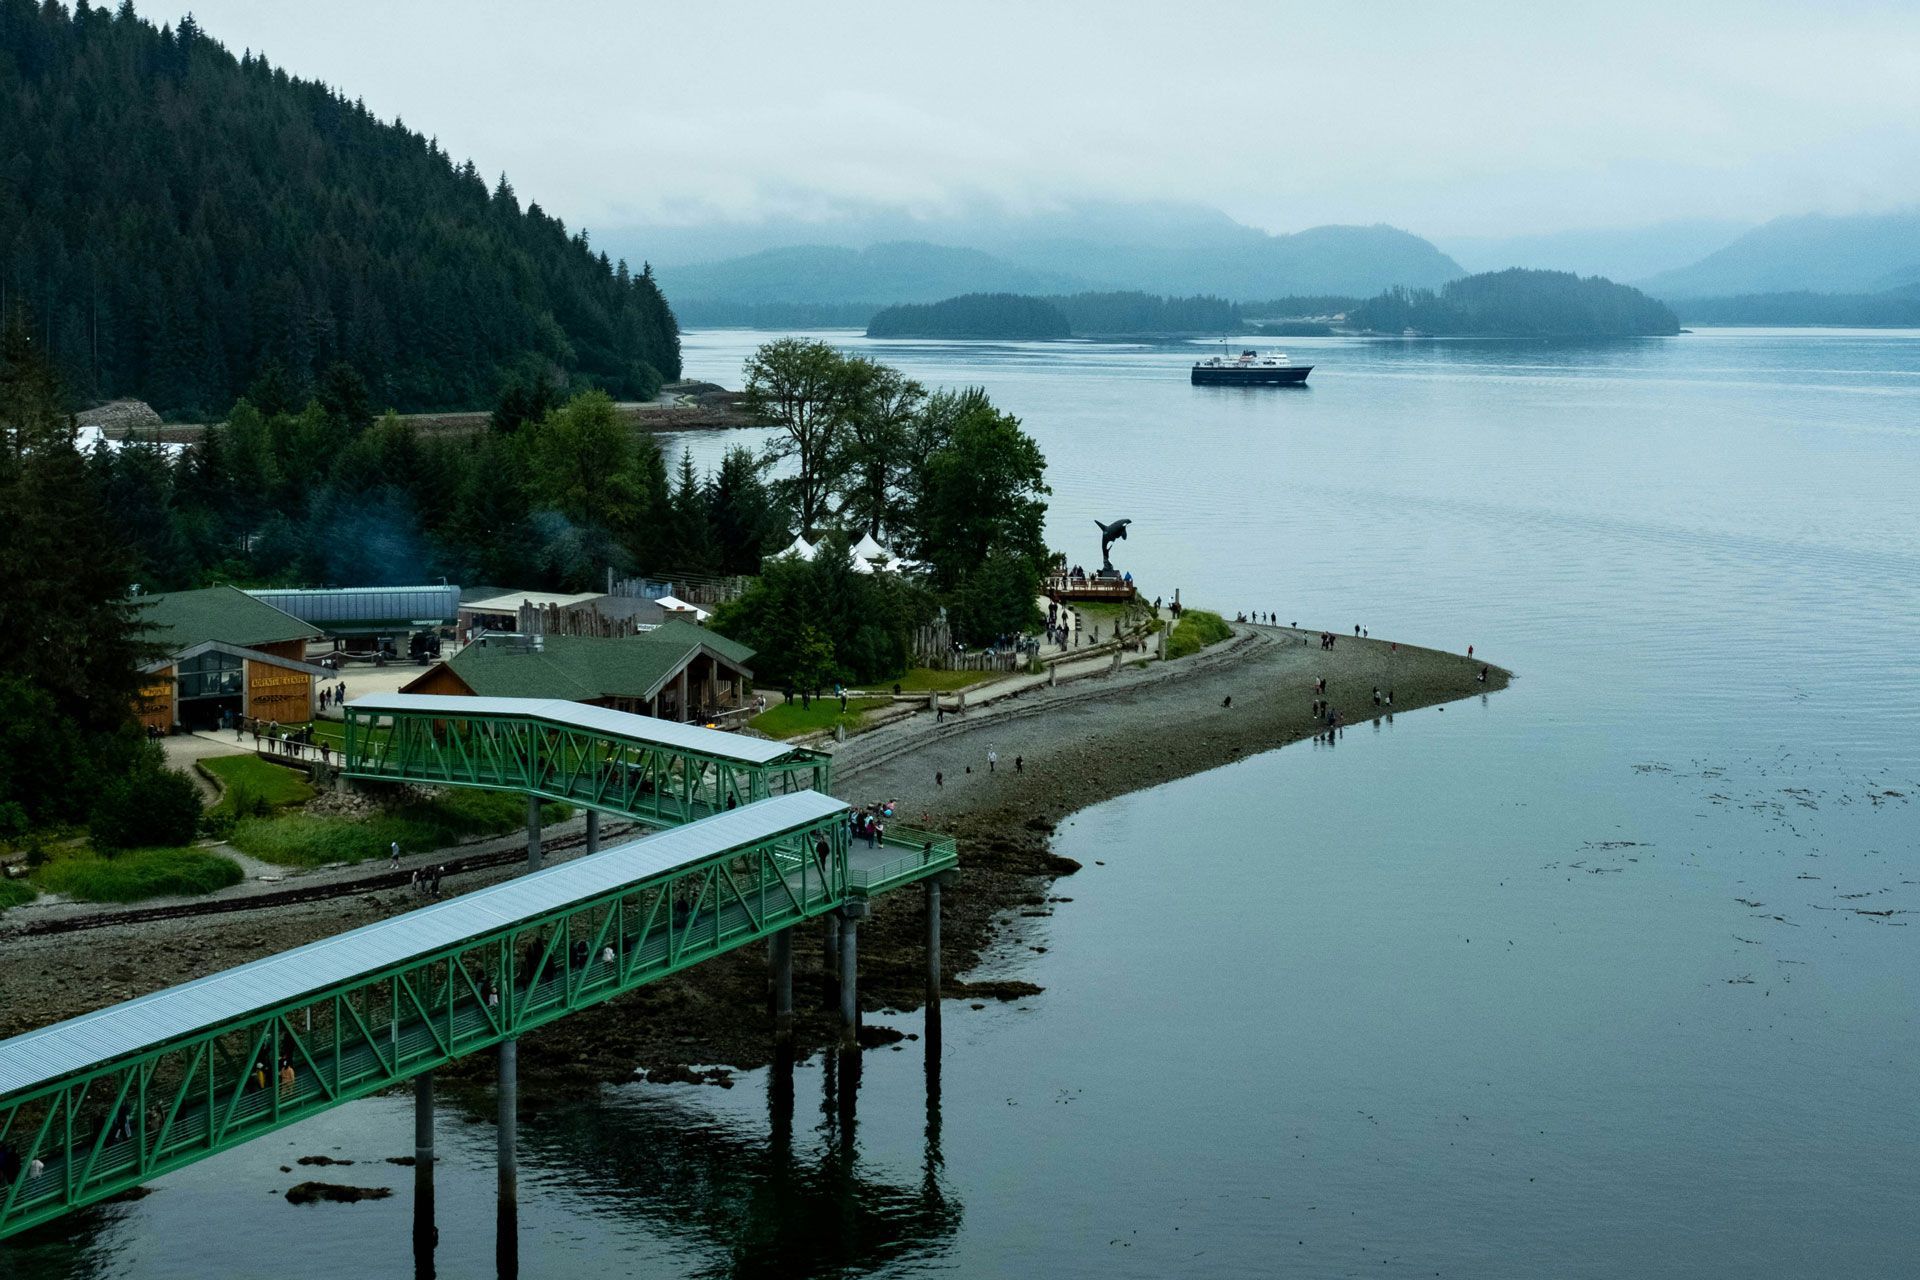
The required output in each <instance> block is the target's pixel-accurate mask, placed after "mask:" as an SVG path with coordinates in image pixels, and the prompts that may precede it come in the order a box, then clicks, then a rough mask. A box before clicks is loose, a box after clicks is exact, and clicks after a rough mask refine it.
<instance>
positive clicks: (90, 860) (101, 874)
mask: <svg viewBox="0 0 1920 1280" xmlns="http://www.w3.org/2000/svg"><path fill="white" fill-rule="evenodd" d="M241 879H242V873H241V870H240V864H239V863H237V862H235V861H234V860H233V859H232V858H223V857H221V856H220V855H219V854H217V853H209V852H207V851H206V850H205V849H123V850H121V851H120V852H119V853H116V854H114V855H113V856H112V857H111V858H109V857H107V856H105V855H104V854H101V853H99V852H98V851H96V850H93V849H71V850H68V851H67V852H64V853H61V854H58V855H56V856H55V857H54V858H53V859H52V860H51V861H49V862H48V863H47V864H46V865H45V866H42V867H40V868H39V869H38V870H36V871H35V872H34V873H33V880H34V882H35V883H36V884H37V885H39V887H40V888H42V889H44V890H46V891H47V892H48V893H63V894H66V895H67V896H68V897H70V898H78V899H80V900H81V901H83V902H138V901H140V900H141V899H142V898H160V897H171V896H174V895H190V894H197V893H212V892H213V891H214V890H215V889H224V888H226V887H227V886H228V885H234V884H239V883H240V881H241Z"/></svg>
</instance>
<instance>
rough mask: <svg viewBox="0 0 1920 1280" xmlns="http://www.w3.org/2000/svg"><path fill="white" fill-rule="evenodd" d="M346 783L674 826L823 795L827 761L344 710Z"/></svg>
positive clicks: (526, 721)
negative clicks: (447, 789)
mask: <svg viewBox="0 0 1920 1280" xmlns="http://www.w3.org/2000/svg"><path fill="white" fill-rule="evenodd" d="M345 738H346V741H345V746H344V748H343V750H342V753H341V760H342V764H341V771H342V772H343V773H344V774H345V775H346V776H348V777H353V778H364V779H374V780H388V781H405V782H418V783H425V784H430V785H437V786H454V787H479V788H484V789H488V790H514V791H523V792H530V793H533V794H535V795H539V796H542V797H544V798H546V799H551V800H565V801H570V802H573V803H576V804H581V805H585V806H587V807H589V808H595V809H600V810H604V811H608V812H617V813H621V814H624V815H627V816H630V817H633V818H637V819H640V820H641V821H644V822H652V823H656V824H661V825H678V824H680V823H684V822H691V821H694V820H696V819H698V818H702V817H705V816H707V815H708V814H711V813H717V812H720V811H722V810H724V809H729V808H735V807H738V806H740V805H744V804H751V803H752V802H753V801H755V800H763V799H766V798H768V797H770V796H778V795H787V794H791V793H792V792H795V791H807V790H811V791H819V792H822V793H825V792H826V791H828V789H829V786H830V781H831V779H830V769H831V758H830V757H828V756H826V755H823V754H820V753H817V752H811V751H806V750H803V749H799V748H795V749H794V750H792V751H790V752H787V753H785V754H784V755H783V756H782V757H781V758H779V759H777V760H774V761H772V762H769V763H764V764H762V763H751V762H747V761H740V760H729V759H725V758H722V757H720V756H717V755H712V754H707V753H704V752H700V751H695V750H690V749H688V748H685V747H681V746H677V745H666V744H661V743H654V742H648V741H645V740H641V739H636V738H628V737H624V736H621V735H618V734H610V733H607V732H605V731H603V730H598V729H593V728H587V727H578V726H566V725H561V724H556V723H552V722H550V721H546V720H541V719H537V718H531V717H517V716H507V715H498V714H484V713H482V714H474V715H469V716H462V715H459V714H457V713H449V712H447V711H445V710H444V709H436V710H433V711H420V712H407V711H400V712H395V711H393V710H388V709H382V710H378V711H373V712H365V711H360V710H358V709H357V708H356V707H355V705H354V704H353V703H348V704H347V706H346V734H345Z"/></svg>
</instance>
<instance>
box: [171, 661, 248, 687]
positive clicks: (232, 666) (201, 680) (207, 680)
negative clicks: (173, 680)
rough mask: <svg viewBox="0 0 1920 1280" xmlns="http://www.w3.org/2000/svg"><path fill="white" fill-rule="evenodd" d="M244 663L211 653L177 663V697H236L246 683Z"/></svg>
mask: <svg viewBox="0 0 1920 1280" xmlns="http://www.w3.org/2000/svg"><path fill="white" fill-rule="evenodd" d="M245 667H246V660H245V659H243V658H236V657H234V656H233V655H232V654H228V653H220V652H218V651H212V652H208V653H203V654H200V655H199V656H198V657H193V658H188V659H187V660H186V661H184V662H182V663H180V664H179V666H178V668H177V671H178V674H179V677H180V697H181V698H182V699H186V698H237V697H239V696H240V692H241V689H242V688H243V687H244V686H245V683H246V671H245Z"/></svg>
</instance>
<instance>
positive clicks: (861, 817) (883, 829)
mask: <svg viewBox="0 0 1920 1280" xmlns="http://www.w3.org/2000/svg"><path fill="white" fill-rule="evenodd" d="M899 803H900V802H899V801H898V800H888V801H887V802H886V803H884V804H870V805H867V806H866V807H864V808H860V809H854V810H852V811H850V812H849V813H848V814H847V835H848V836H849V837H850V838H852V839H854V840H865V841H866V842H867V848H869V849H877V848H879V846H880V842H881V841H882V840H884V839H886V836H887V823H888V821H889V820H890V819H892V817H893V811H894V807H895V806H896V805H898V804H899Z"/></svg>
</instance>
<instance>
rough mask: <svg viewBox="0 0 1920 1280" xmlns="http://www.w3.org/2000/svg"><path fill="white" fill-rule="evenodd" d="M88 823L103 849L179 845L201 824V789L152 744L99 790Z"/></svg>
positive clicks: (96, 842) (96, 843) (95, 842)
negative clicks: (167, 764)
mask: <svg viewBox="0 0 1920 1280" xmlns="http://www.w3.org/2000/svg"><path fill="white" fill-rule="evenodd" d="M89 825H90V826H91V828H92V831H93V842H94V844H95V845H96V846H98V847H100V848H103V849H131V848H134V847H135V846H139V845H149V846H159V845H172V846H177V845H183V844H186V843H187V842H188V841H189V840H192V839H193V837H194V833H195V832H196V831H198V830H199V828H200V792H199V790H198V789H197V788H196V787H195V786H194V785H193V779H191V778H189V777H187V776H186V775H185V774H183V773H175V772H173V771H172V770H171V769H168V768H166V767H165V766H164V765H163V764H162V763H161V756H160V751H159V749H158V748H157V747H156V748H154V749H152V750H150V751H144V752H142V753H141V754H140V755H139V756H137V757H135V760H134V765H133V767H132V769H130V770H129V771H128V772H126V773H125V774H123V775H122V776H120V777H118V778H114V779H113V780H111V781H110V782H108V783H107V784H106V785H105V786H103V787H102V788H101V789H100V795H99V798H98V799H96V800H95V801H94V806H93V818H92V821H91V823H90V824H89Z"/></svg>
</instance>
